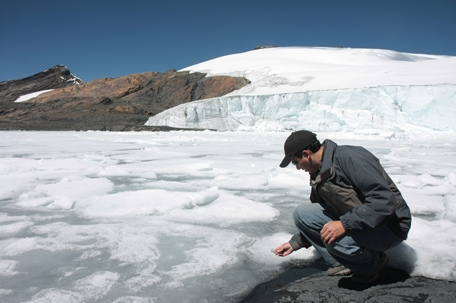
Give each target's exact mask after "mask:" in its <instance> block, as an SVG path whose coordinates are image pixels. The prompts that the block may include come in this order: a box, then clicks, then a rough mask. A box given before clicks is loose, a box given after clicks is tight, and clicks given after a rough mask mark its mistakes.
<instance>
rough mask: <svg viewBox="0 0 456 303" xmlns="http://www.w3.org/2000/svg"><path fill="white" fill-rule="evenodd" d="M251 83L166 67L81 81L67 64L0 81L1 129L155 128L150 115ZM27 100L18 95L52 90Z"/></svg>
mask: <svg viewBox="0 0 456 303" xmlns="http://www.w3.org/2000/svg"><path fill="white" fill-rule="evenodd" d="M247 84H249V81H248V80H247V79H245V78H236V77H228V76H217V77H206V74H205V73H189V72H178V71H176V70H169V71H167V72H164V73H158V72H148V73H142V74H133V75H129V76H124V77H120V78H102V79H98V80H95V81H91V82H84V81H82V80H81V79H79V78H78V77H76V76H74V75H72V74H71V72H70V71H69V69H68V68H67V67H66V66H63V65H58V66H54V67H52V68H50V69H48V70H46V71H43V72H41V73H38V74H35V75H33V76H30V77H27V78H23V79H19V80H13V81H5V82H0V130H111V131H125V130H155V129H156V128H153V127H147V126H144V123H145V122H146V121H147V119H148V118H149V117H150V116H153V115H156V114H157V113H159V112H161V111H163V110H165V109H168V108H171V107H174V106H176V105H179V104H182V103H187V102H191V101H196V100H200V99H206V98H212V97H219V96H223V95H225V94H228V93H230V92H232V91H234V90H237V89H240V88H241V87H243V86H245V85H247ZM50 89H52V91H49V92H46V93H43V94H41V95H39V96H37V97H34V98H32V99H30V100H27V101H26V102H19V103H18V102H15V101H16V100H17V99H18V98H19V97H20V96H23V95H26V94H30V93H33V92H38V91H43V90H50Z"/></svg>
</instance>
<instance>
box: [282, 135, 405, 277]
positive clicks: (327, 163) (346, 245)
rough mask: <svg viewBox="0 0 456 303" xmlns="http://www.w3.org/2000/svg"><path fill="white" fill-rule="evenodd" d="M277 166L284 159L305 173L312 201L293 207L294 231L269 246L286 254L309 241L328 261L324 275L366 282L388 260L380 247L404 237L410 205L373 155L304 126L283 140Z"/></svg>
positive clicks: (389, 245) (307, 244)
mask: <svg viewBox="0 0 456 303" xmlns="http://www.w3.org/2000/svg"><path fill="white" fill-rule="evenodd" d="M284 151H285V157H284V159H283V161H282V163H280V167H286V166H288V165H289V164H290V162H291V163H292V164H293V165H295V166H296V169H298V170H299V169H302V170H305V171H307V172H308V173H309V175H310V186H311V187H312V190H311V194H310V201H311V202H312V203H308V204H303V205H300V206H298V207H297V208H296V209H295V211H294V213H293V217H294V222H295V225H296V227H297V228H298V230H299V233H297V234H295V235H294V236H293V237H292V238H291V240H290V241H289V242H286V243H284V244H282V245H281V246H279V247H277V248H276V249H275V254H276V255H278V256H282V257H283V256H287V255H289V254H291V253H292V252H293V251H295V250H298V249H300V248H302V247H305V248H308V247H310V246H313V247H315V249H316V250H317V251H318V252H319V253H320V255H321V256H322V257H323V259H324V260H325V261H326V262H327V263H328V264H329V265H330V266H331V267H330V268H329V269H328V275H348V274H352V277H351V279H352V280H353V281H354V282H356V283H372V282H374V281H375V280H377V278H378V277H379V275H380V273H381V271H382V270H383V269H384V268H385V267H386V265H387V264H388V258H387V255H386V254H385V251H386V250H387V249H389V248H392V247H394V246H396V245H398V244H400V243H401V242H402V241H403V240H405V239H406V238H407V234H408V232H409V230H410V226H411V214H410V209H409V207H408V205H407V203H406V202H405V200H404V199H403V198H402V195H401V193H400V192H399V190H398V189H397V187H396V185H395V184H394V182H393V181H392V180H391V178H390V177H389V176H388V174H387V173H386V172H385V170H384V169H383V167H382V165H381V164H380V162H379V160H378V159H377V158H376V157H375V156H374V155H373V154H371V153H370V152H369V151H367V150H366V149H365V148H363V147H359V146H343V145H340V146H339V145H337V144H336V143H334V142H333V141H331V140H325V141H324V142H323V143H322V144H321V143H320V142H319V141H318V140H317V138H316V135H315V134H313V133H311V132H309V131H305V130H301V131H296V132H293V133H292V134H291V135H290V136H289V137H288V138H287V140H286V141H285V144H284Z"/></svg>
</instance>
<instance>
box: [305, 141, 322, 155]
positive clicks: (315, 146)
mask: <svg viewBox="0 0 456 303" xmlns="http://www.w3.org/2000/svg"><path fill="white" fill-rule="evenodd" d="M320 147H321V143H320V141H318V140H316V141H315V142H314V143H312V144H311V145H310V146H309V147H308V148H306V149H309V150H310V151H311V152H313V153H316V152H317V151H319V150H320Z"/></svg>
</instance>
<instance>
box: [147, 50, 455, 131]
mask: <svg viewBox="0 0 456 303" xmlns="http://www.w3.org/2000/svg"><path fill="white" fill-rule="evenodd" d="M184 70H188V71H191V72H197V71H198V72H206V73H208V76H214V75H230V76H243V77H246V78H247V79H248V80H250V81H251V84H249V85H247V86H246V87H244V88H242V89H240V90H238V91H235V92H232V93H231V94H229V95H226V96H223V97H219V98H213V99H207V100H202V101H198V102H192V103H187V104H182V105H180V106H177V107H175V108H172V109H169V110H167V111H164V112H162V113H160V114H158V115H156V116H153V117H151V118H149V120H148V121H147V122H146V125H150V126H171V127H178V128H202V129H217V130H244V131H257V130H261V131H264V130H270V131H273V130H276V131H283V130H284V129H288V130H296V129H301V128H302V127H303V125H305V127H306V128H307V129H309V130H312V131H315V132H328V131H338V132H351V133H361V134H363V133H378V132H381V134H382V135H384V136H390V135H392V134H395V135H397V136H401V137H409V136H414V135H416V134H417V133H418V134H419V133H421V132H422V128H423V127H424V128H426V129H433V130H437V131H450V132H454V131H456V122H455V119H454V117H456V106H455V104H454V102H455V99H456V57H451V56H434V55H423V54H409V53H399V52H394V51H389V50H376V49H350V48H306V47H278V48H269V49H260V50H254V51H250V52H245V53H240V54H234V55H230V56H224V57H220V58H216V59H213V60H210V61H207V62H203V63H200V64H197V65H194V66H190V67H188V68H185V69H184Z"/></svg>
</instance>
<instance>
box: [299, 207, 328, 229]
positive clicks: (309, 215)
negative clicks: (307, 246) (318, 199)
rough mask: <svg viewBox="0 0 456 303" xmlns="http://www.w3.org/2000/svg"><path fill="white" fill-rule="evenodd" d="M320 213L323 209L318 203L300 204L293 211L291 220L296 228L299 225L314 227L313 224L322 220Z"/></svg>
mask: <svg viewBox="0 0 456 303" xmlns="http://www.w3.org/2000/svg"><path fill="white" fill-rule="evenodd" d="M322 214H323V209H322V208H321V207H320V205H318V204H310V203H308V204H300V205H298V206H297V207H296V208H295V210H294V211H293V220H294V223H295V225H296V226H297V227H298V228H299V227H301V226H307V227H309V226H311V227H312V228H315V224H317V225H319V224H318V223H319V222H320V221H321V220H322V218H321V216H322ZM325 223H326V222H325Z"/></svg>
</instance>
